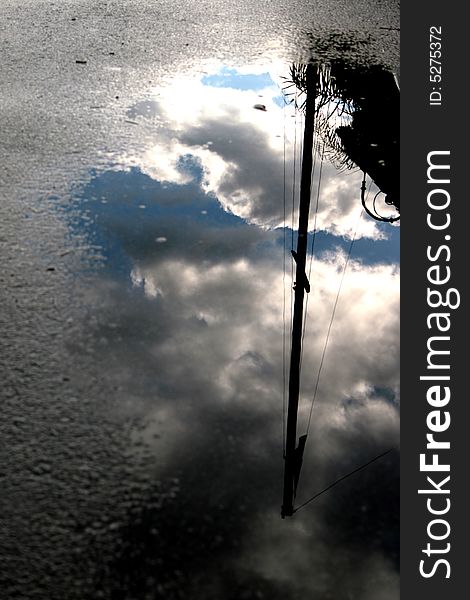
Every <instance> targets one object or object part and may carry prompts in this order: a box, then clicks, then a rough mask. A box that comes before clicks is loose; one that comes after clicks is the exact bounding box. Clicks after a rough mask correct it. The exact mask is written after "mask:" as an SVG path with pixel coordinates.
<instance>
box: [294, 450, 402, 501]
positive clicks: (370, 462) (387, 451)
mask: <svg viewBox="0 0 470 600" xmlns="http://www.w3.org/2000/svg"><path fill="white" fill-rule="evenodd" d="M392 450H393V448H390V449H389V450H386V451H385V452H382V453H381V454H379V455H378V456H376V457H374V458H373V459H372V460H369V461H368V462H366V463H364V464H363V465H361V466H360V467H357V468H356V469H354V470H353V471H350V472H349V473H346V475H343V476H342V477H340V478H339V479H337V480H336V481H334V482H333V483H331V484H330V485H329V486H328V487H326V488H325V489H323V490H322V491H321V492H318V493H316V494H315V495H314V496H312V497H311V498H309V499H308V500H306V501H305V502H303V503H302V504H300V506H298V507H297V508H295V509H294V513H296V512H298V511H299V510H300V509H301V508H303V507H304V506H307V504H310V502H313V500H315V498H318V496H321V495H322V494H324V493H325V492H327V491H328V490H331V488H332V487H334V486H335V485H338V483H340V482H341V481H344V479H346V478H347V477H350V476H351V475H354V473H357V472H358V471H361V470H362V469H365V468H366V467H368V466H369V465H370V464H372V463H373V462H375V461H376V460H379V458H382V457H383V456H385V455H386V454H388V453H389V452H391V451H392Z"/></svg>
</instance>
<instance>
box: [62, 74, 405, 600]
mask: <svg viewBox="0 0 470 600" xmlns="http://www.w3.org/2000/svg"><path fill="white" fill-rule="evenodd" d="M274 81H275V77H274V75H272V74H270V73H269V72H268V71H267V70H264V71H260V73H259V74H256V73H250V72H249V70H241V71H237V70H235V69H227V68H223V69H221V70H220V71H219V72H218V73H215V74H207V75H205V76H204V77H202V78H201V79H200V80H197V79H194V80H193V81H189V82H186V84H185V83H184V82H183V83H181V82H177V81H176V82H175V83H174V84H173V87H172V86H171V85H170V86H169V87H168V88H167V89H164V90H162V91H161V93H160V95H159V97H158V99H156V100H148V101H145V102H143V103H142V104H141V105H140V106H137V107H132V108H131V109H130V111H129V113H128V114H129V115H130V116H132V118H136V119H139V120H142V119H143V120H145V119H148V118H150V117H151V118H152V119H154V122H155V147H154V148H150V149H149V150H148V151H147V152H146V153H144V154H143V155H142V156H138V157H127V158H126V159H125V161H124V162H126V161H127V162H128V166H127V167H126V168H125V169H122V170H109V171H105V172H101V173H91V174H90V181H89V183H88V184H87V185H85V186H84V187H83V188H82V189H81V190H79V191H77V193H76V196H75V203H74V205H75V212H73V213H70V222H71V225H72V227H73V228H74V229H75V231H80V233H81V234H85V236H87V237H88V239H89V241H90V242H92V243H93V244H95V245H99V246H100V247H101V249H102V253H103V255H104V257H105V259H106V260H105V263H104V265H102V266H101V267H99V268H98V269H97V282H96V294H97V295H98V296H99V298H100V302H98V303H97V306H98V308H97V309H96V318H95V320H94V321H93V322H91V323H90V324H89V326H88V327H89V333H90V335H91V336H93V337H94V339H95V340H96V360H97V361H98V362H99V363H102V365H103V372H105V373H107V376H109V377H111V378H112V379H113V380H114V381H115V382H116V390H117V392H116V402H117V403H119V402H121V403H122V405H123V406H126V407H127V410H129V411H130V412H131V413H132V412H134V413H137V414H139V415H141V416H143V417H144V418H145V422H146V426H145V427H144V429H143V430H142V433H141V435H142V438H143V440H144V441H145V442H146V443H147V444H149V445H150V447H151V448H152V449H153V451H154V454H155V465H154V469H155V472H156V473H157V477H162V476H163V475H165V476H173V477H177V478H178V480H179V485H180V494H179V496H178V497H177V498H176V499H175V501H174V503H173V505H172V506H171V507H170V508H168V509H166V512H162V513H158V512H157V513H152V512H151V510H150V509H149V511H148V512H147V514H146V517H145V519H144V521H143V522H140V523H139V524H137V525H136V524H133V523H132V522H130V523H129V524H128V525H126V527H124V528H123V529H122V530H121V532H120V534H121V535H122V536H127V537H129V538H130V539H133V536H134V537H135V538H136V539H138V540H139V544H140V546H139V549H138V550H137V551H136V553H137V556H140V561H141V562H139V563H138V564H137V562H138V561H137V559H135V557H134V559H135V560H134V563H133V564H134V566H135V569H136V571H137V573H138V574H139V577H141V578H142V577H144V578H145V577H146V576H149V575H148V573H147V572H145V568H144V565H145V564H147V562H148V564H149V565H150V566H149V569H150V568H151V567H152V568H153V567H154V566H155V565H158V564H160V565H163V567H164V568H165V569H166V570H168V571H169V572H171V573H172V574H173V573H174V572H175V570H177V566H178V568H179V569H180V570H181V572H182V573H183V574H182V575H181V581H180V582H179V584H178V585H179V586H180V588H181V589H183V590H185V589H186V590H187V591H188V590H189V587H188V586H189V582H191V581H192V582H194V581H196V582H197V589H198V594H199V597H201V598H212V597H214V598H216V597H218V598H219V597H224V598H232V597H233V598H235V597H237V598H239V597H247V598H251V597H263V595H267V596H268V597H274V598H276V597H281V596H282V597H283V598H291V597H292V598H297V597H300V595H301V594H305V593H309V594H312V593H314V594H316V595H315V597H318V598H341V597H347V594H346V592H347V591H348V593H350V594H351V596H350V597H354V598H360V599H362V598H364V599H369V598H379V597H380V598H384V599H385V598H392V597H393V598H394V597H396V594H397V552H398V540H397V536H398V530H397V518H398V516H397V510H398V505H397V494H398V489H397V473H398V462H397V455H396V453H395V454H392V455H389V456H388V457H387V459H384V460H383V461H382V462H381V463H380V464H376V465H375V466H373V467H371V468H370V469H369V470H367V471H365V472H363V473H362V474H361V475H357V476H356V477H355V478H354V479H351V480H349V481H348V482H345V483H344V485H343V486H338V488H336V489H335V491H334V492H331V493H330V494H329V495H328V496H327V497H326V496H325V497H323V498H322V499H321V500H320V501H319V502H318V503H317V504H316V505H312V506H310V507H309V508H306V509H305V511H304V512H303V513H299V514H298V515H296V517H295V520H294V521H289V522H287V521H286V522H282V521H281V520H280V517H279V508H280V500H281V478H282V457H281V431H282V429H281V412H282V410H281V408H282V380H283V375H282V323H283V302H284V301H283V289H286V290H289V288H290V286H291V283H290V280H289V277H290V257H288V258H287V271H288V276H287V278H286V280H285V281H284V280H283V279H284V278H283V244H284V237H283V229H282V226H283V225H284V223H283V189H284V174H283V171H284V162H283V156H284V146H283V144H284V132H285V140H286V142H285V143H286V153H287V156H292V153H293V148H294V144H295V142H294V139H295V124H294V119H293V118H292V117H291V113H290V112H288V113H287V116H286V117H284V115H283V112H282V110H283V109H282V107H281V103H280V102H279V101H278V100H279V88H278V87H277V86H276V85H275V83H274ZM185 85H186V87H185ZM182 94H184V95H182ZM259 102H262V103H263V104H265V105H266V107H267V110H266V112H262V111H257V110H255V109H254V108H253V106H254V104H256V103H259ZM289 110H290V109H289ZM298 125H299V127H298V131H300V123H299V124H298ZM279 136H280V137H279ZM291 162H292V161H290V162H289V160H288V161H287V163H286V169H287V171H286V186H285V189H287V190H291V189H292V183H293V182H292V164H291ZM297 168H298V167H297ZM317 178H318V172H317ZM314 183H315V178H314ZM359 187H360V175H359V174H357V173H352V174H351V173H345V174H338V172H336V171H335V169H334V168H333V167H332V166H331V165H328V164H325V165H324V167H323V179H322V188H321V196H320V208H319V215H318V223H319V228H320V229H321V230H322V231H321V233H319V234H318V238H317V240H316V258H315V261H314V263H313V267H312V275H311V282H312V293H311V294H310V298H309V322H308V324H307V331H306V338H305V340H306V342H305V349H304V356H303V372H304V376H305V377H304V379H305V381H304V383H303V387H302V393H301V404H300V416H299V428H300V431H299V433H300V434H301V433H302V427H304V426H305V422H306V418H307V416H308V411H309V407H310V404H309V400H310V398H311V395H312V391H313V388H314V383H315V382H314V376H313V374H314V373H316V369H317V368H318V361H319V358H320V356H321V352H322V349H323V341H324V338H325V333H326V330H327V327H328V323H329V319H330V315H331V310H332V307H333V303H334V298H335V295H336V292H337V288H338V284H339V279H340V275H341V268H342V265H343V263H344V260H345V253H346V252H347V249H348V247H349V244H350V238H351V235H353V233H354V230H355V228H356V224H357V223H358V216H359V212H360V198H359ZM289 194H290V192H289ZM288 202H290V196H289V199H288ZM84 217H85V218H84ZM288 224H289V221H288V220H287V225H288ZM398 231H399V230H398V228H395V227H390V226H379V225H377V224H376V223H374V222H371V221H370V220H368V219H362V220H361V221H360V225H359V228H358V238H359V239H358V241H357V242H356V244H355V247H354V252H353V255H352V261H351V263H350V268H349V270H348V274H347V277H346V280H345V283H344V290H343V291H342V296H341V300H340V303H339V305H338V309H337V314H336V316H335V322H334V326H333V330H332V337H331V341H330V346H329V348H328V352H327V358H326V362H325V366H324V371H323V374H322V380H321V385H320V388H319V394H318V396H317V399H316V406H315V409H314V424H313V426H312V430H311V431H310V438H311V439H310V438H309V442H308V445H307V450H306V455H305V460H304V468H303V472H302V481H301V486H302V487H301V488H300V487H299V502H301V501H302V500H304V499H306V497H308V496H309V495H311V494H313V493H314V492H315V491H317V490H318V489H320V488H321V487H322V486H324V485H328V484H329V483H331V482H332V481H333V480H334V479H335V478H337V477H339V476H341V475H343V474H344V473H345V472H347V471H348V470H350V469H352V468H354V467H356V466H358V464H360V463H361V462H364V461H366V460H368V459H369V458H371V457H372V456H374V455H376V454H378V453H380V452H381V451H383V450H386V449H388V448H390V447H396V445H397V436H398V414H397V392H398V308H397V307H398V268H397V264H396V263H397V262H398ZM286 234H287V239H288V240H289V242H288V243H289V244H290V236H291V230H290V229H289V228H287V230H286ZM289 301H290V300H289V292H288V296H287V299H286V305H287V309H286V311H287V313H288V312H289V308H288V306H289ZM289 319H290V317H289V316H287V320H288V321H289ZM152 527H155V528H156V529H158V530H159V532H160V534H159V536H158V537H157V538H156V539H155V538H151V537H150V538H149V537H148V531H149V530H150V529H151V528H152ZM139 553H140V554H139ZM168 553H170V556H169V557H167V558H164V557H165V556H167V555H168ZM124 559H126V560H131V559H130V557H123V558H122V560H124ZM165 560H166V562H165ZM136 561H137V562H136ZM158 561H160V563H159V562H158ZM117 563H119V561H118V560H117V559H116V565H114V566H118V567H119V566H120V565H119V564H117ZM338 572H341V573H342V576H341V577H340V578H338V577H337V573H338ZM163 579H164V578H163ZM134 585H136V586H137V583H134ZM141 585H142V586H145V584H144V583H142V584H141ZM175 585H176V584H175ZM185 586H186V587H185ZM136 589H137V588H136ZM143 589H145V587H142V588H138V591H140V593H141V592H142V590H143ZM240 594H244V595H243V596H242V595H240ZM175 597H176V596H175Z"/></svg>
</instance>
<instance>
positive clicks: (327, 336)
mask: <svg viewBox="0 0 470 600" xmlns="http://www.w3.org/2000/svg"><path fill="white" fill-rule="evenodd" d="M362 213H363V211H362V208H361V212H360V214H359V219H358V221H357V224H356V227H355V231H354V235H353V237H352V240H351V243H350V244H349V250H348V254H347V257H346V261H345V263H344V266H343V272H342V274H341V279H340V282H339V286H338V291H337V293H336V298H335V302H334V305H333V310H332V312H331V318H330V322H329V324H328V330H327V333H326V337H325V343H324V345H323V351H322V355H321V359H320V365H319V367H318V372H317V378H316V381H315V388H314V391H313V396H312V402H311V404H310V412H309V415H308V422H307V431H306V433H308V432H309V430H310V423H311V420H312V412H313V405H314V403H315V399H316V397H317V392H318V385H319V382H320V375H321V372H322V369H323V363H324V361H325V355H326V349H327V347H328V342H329V339H330V334H331V328H332V327H333V321H334V318H335V315H336V308H337V306H338V301H339V297H340V294H341V290H342V287H343V281H344V277H345V275H346V269H347V268H348V264H349V259H350V258H351V253H352V249H353V245H354V242H355V241H356V235H357V230H358V227H359V221H360V220H361V217H362Z"/></svg>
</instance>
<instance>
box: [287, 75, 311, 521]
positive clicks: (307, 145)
mask: <svg viewBox="0 0 470 600" xmlns="http://www.w3.org/2000/svg"><path fill="white" fill-rule="evenodd" d="M316 76H317V70H316V67H314V65H311V64H309V65H307V72H306V82H307V97H306V101H305V128H304V145H303V156H302V174H301V179H300V204H299V229H298V238H297V252H296V255H295V260H296V272H295V281H296V283H295V285H294V290H295V291H294V316H293V323H292V347H291V358H290V370H289V403H288V409H287V427H286V453H285V456H284V492H283V500H282V507H281V516H282V518H284V517H290V516H292V515H293V514H294V496H295V481H296V479H297V478H298V469H299V468H300V460H301V456H299V455H300V452H298V451H296V440H297V412H298V406H299V391H300V357H301V351H302V324H303V310H304V293H305V288H306V287H307V285H306V282H307V277H306V273H305V264H306V258H307V239H308V216H309V211H310V192H311V178H312V163H313V156H312V155H313V132H314V116H315V95H316V78H317V77H316ZM303 442H304V443H305V440H303ZM302 446H303V444H302Z"/></svg>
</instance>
